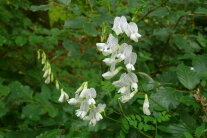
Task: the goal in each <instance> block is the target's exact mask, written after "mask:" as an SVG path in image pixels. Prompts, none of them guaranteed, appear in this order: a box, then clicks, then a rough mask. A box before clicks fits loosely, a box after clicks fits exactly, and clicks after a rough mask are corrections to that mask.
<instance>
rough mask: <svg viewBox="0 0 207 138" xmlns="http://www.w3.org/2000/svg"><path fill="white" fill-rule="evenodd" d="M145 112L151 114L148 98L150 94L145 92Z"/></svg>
mask: <svg viewBox="0 0 207 138" xmlns="http://www.w3.org/2000/svg"><path fill="white" fill-rule="evenodd" d="M143 112H144V114H146V115H150V114H151V113H150V110H149V100H148V96H147V94H145V100H144V104H143Z"/></svg>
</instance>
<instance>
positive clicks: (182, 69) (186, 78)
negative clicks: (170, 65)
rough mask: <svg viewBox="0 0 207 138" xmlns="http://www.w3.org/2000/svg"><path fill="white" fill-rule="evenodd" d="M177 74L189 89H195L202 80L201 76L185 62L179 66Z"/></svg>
mask: <svg viewBox="0 0 207 138" xmlns="http://www.w3.org/2000/svg"><path fill="white" fill-rule="evenodd" d="M177 76H178V79H179V81H180V83H181V84H183V86H184V87H185V88H187V89H189V90H192V89H194V88H195V87H196V85H197V84H198V83H199V82H200V77H199V76H198V74H197V73H196V72H195V71H192V70H191V69H190V68H189V67H187V66H185V65H183V64H180V65H179V66H178V67H177Z"/></svg>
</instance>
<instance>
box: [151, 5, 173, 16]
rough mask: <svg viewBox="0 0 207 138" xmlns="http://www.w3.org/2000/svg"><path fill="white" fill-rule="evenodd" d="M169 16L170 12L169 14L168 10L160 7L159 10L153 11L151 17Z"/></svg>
mask: <svg viewBox="0 0 207 138" xmlns="http://www.w3.org/2000/svg"><path fill="white" fill-rule="evenodd" d="M168 14H169V12H168V9H167V8H166V7H160V8H158V9H156V10H155V11H153V12H152V13H150V15H149V16H157V17H164V16H166V15H168Z"/></svg>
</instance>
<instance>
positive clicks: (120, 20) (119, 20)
mask: <svg viewBox="0 0 207 138" xmlns="http://www.w3.org/2000/svg"><path fill="white" fill-rule="evenodd" d="M126 25H127V20H126V17H124V16H122V17H116V18H115V19H114V25H113V28H112V30H113V31H114V32H115V33H116V35H119V34H121V33H123V32H124V27H125V26H126Z"/></svg>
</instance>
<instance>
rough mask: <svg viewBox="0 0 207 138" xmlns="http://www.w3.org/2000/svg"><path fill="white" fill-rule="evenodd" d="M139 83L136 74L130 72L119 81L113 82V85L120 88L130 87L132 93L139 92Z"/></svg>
mask: <svg viewBox="0 0 207 138" xmlns="http://www.w3.org/2000/svg"><path fill="white" fill-rule="evenodd" d="M137 82H138V79H137V76H136V74H134V73H132V72H129V73H123V74H121V77H120V79H119V80H118V81H115V82H113V85H114V86H116V87H120V88H123V87H129V88H131V90H132V91H137V90H138V85H137ZM125 90H126V89H125ZM122 91H123V90H122Z"/></svg>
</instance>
